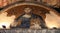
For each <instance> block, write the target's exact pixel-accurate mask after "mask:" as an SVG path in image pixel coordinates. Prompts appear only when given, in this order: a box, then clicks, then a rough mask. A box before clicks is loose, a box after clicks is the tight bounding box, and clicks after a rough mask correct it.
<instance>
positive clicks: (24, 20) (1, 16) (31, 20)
mask: <svg viewBox="0 0 60 33" xmlns="http://www.w3.org/2000/svg"><path fill="white" fill-rule="evenodd" d="M59 20H60V14H59V13H57V12H55V11H52V10H48V9H45V8H42V7H39V6H34V5H22V6H16V7H13V8H11V9H8V10H7V9H6V10H5V11H1V12H0V29H11V28H29V29H44V28H47V29H52V28H54V29H56V28H60V21H59Z"/></svg>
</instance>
